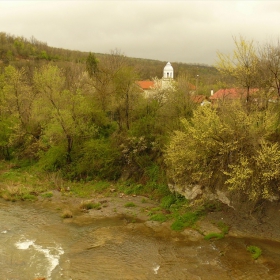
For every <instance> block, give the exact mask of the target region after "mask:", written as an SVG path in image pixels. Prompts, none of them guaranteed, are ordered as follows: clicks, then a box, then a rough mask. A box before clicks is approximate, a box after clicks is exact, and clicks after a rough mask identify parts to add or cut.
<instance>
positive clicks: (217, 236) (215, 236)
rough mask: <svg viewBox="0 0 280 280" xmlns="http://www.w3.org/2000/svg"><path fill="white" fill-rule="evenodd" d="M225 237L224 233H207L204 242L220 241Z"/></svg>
mask: <svg viewBox="0 0 280 280" xmlns="http://www.w3.org/2000/svg"><path fill="white" fill-rule="evenodd" d="M224 237H225V235H224V233H216V232H212V233H208V234H207V235H205V236H204V239H205V240H210V239H222V238H224Z"/></svg>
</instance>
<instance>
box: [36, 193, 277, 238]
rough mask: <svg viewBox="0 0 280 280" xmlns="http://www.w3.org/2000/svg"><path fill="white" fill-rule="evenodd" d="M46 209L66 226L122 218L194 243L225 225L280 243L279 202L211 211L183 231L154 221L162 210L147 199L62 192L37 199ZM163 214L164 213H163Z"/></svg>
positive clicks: (230, 233)
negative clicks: (248, 209) (255, 209)
mask: <svg viewBox="0 0 280 280" xmlns="http://www.w3.org/2000/svg"><path fill="white" fill-rule="evenodd" d="M32 203H35V204H36V205H37V206H38V205H40V206H41V207H43V208H45V209H50V210H52V211H56V212H57V214H58V215H60V216H61V217H63V215H64V213H65V212H68V213H70V214H71V215H70V216H71V217H70V218H64V219H63V218H62V219H63V222H64V223H80V222H81V221H84V220H85V219H86V220H88V222H90V221H94V220H96V219H104V218H115V217H122V218H123V219H124V221H125V222H126V224H127V226H128V227H130V228H133V227H134V228H137V227H139V225H140V224H144V225H145V226H147V227H148V228H150V229H151V230H153V231H154V232H155V233H157V234H158V235H165V236H170V237H178V236H180V237H181V238H187V239H190V240H192V241H197V240H201V239H203V238H204V236H206V235H208V234H211V233H221V228H220V227H219V226H218V225H219V224H221V223H223V224H224V225H227V226H228V228H229V231H228V233H227V234H228V236H234V237H253V238H261V239H267V240H273V241H277V242H280V219H279V218H278V216H279V213H280V206H279V204H278V203H273V204H268V205H267V206H266V208H265V210H263V212H262V215H261V216H260V215H259V214H258V215H256V214H255V215H251V214H249V213H248V214H247V213H245V214H244V213H243V214H242V215H241V214H240V213H241V212H238V211H236V210H234V209H232V208H230V207H228V206H226V205H222V206H221V208H220V209H219V210H218V211H213V212H211V211H209V212H207V213H206V214H205V215H203V216H202V217H201V218H200V219H199V220H198V221H197V222H196V223H195V225H194V226H192V227H189V228H185V229H183V230H181V231H174V230H171V224H172V222H173V220H172V219H169V220H167V221H162V222H161V221H154V220H151V215H152V213H154V211H156V210H158V209H159V208H160V207H159V206H160V205H159V203H158V202H156V201H154V200H151V199H149V198H147V197H144V196H136V195H125V194H124V193H112V195H111V196H108V195H106V196H104V195H102V194H98V195H96V196H94V197H91V198H86V199H85V198H80V197H77V196H72V195H68V194H67V193H61V192H59V191H53V192H52V196H51V197H47V196H44V195H41V196H38V200H37V201H35V202H32ZM86 203H92V205H94V206H95V207H93V208H92V209H85V207H83V205H85V204H86ZM161 211H162V210H161Z"/></svg>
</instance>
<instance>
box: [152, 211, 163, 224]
mask: <svg viewBox="0 0 280 280" xmlns="http://www.w3.org/2000/svg"><path fill="white" fill-rule="evenodd" d="M150 220H151V221H156V222H161V223H163V222H165V221H167V217H166V215H164V214H163V213H157V214H153V215H151V217H150Z"/></svg>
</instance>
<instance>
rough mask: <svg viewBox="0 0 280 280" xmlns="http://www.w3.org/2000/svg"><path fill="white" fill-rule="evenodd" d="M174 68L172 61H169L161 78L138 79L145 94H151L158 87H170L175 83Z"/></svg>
mask: <svg viewBox="0 0 280 280" xmlns="http://www.w3.org/2000/svg"><path fill="white" fill-rule="evenodd" d="M173 79H174V69H173V67H172V65H171V63H170V62H167V64H166V65H165V67H164V68H163V76H162V78H161V79H157V78H155V79H153V81H150V80H146V81H137V84H138V85H139V86H140V88H141V89H142V90H143V91H144V92H145V96H150V95H151V94H152V92H153V91H155V90H156V89H168V88H171V87H172V85H173V84H174V80H173Z"/></svg>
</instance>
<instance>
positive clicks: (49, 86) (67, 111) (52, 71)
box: [34, 65, 97, 163]
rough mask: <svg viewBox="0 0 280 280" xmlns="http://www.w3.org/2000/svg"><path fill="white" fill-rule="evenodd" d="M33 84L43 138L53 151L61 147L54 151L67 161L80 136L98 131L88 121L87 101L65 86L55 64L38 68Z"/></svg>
mask: <svg viewBox="0 0 280 280" xmlns="http://www.w3.org/2000/svg"><path fill="white" fill-rule="evenodd" d="M34 85H35V88H36V90H37V91H38V93H39V94H40V100H39V101H38V103H37V104H36V105H37V113H38V118H39V119H40V121H41V123H42V125H43V127H44V137H43V138H42V140H43V141H46V143H45V144H46V145H47V146H49V147H53V149H55V150H56V151H57V149H58V148H59V147H60V148H59V149H61V153H57V154H60V155H61V156H62V157H65V160H66V162H67V163H70V162H71V161H72V158H71V153H72V149H73V146H74V143H75V141H77V143H78V141H79V139H84V138H88V137H92V136H94V135H95V134H96V133H97V127H96V126H95V124H94V123H92V122H91V115H90V112H91V107H90V104H89V102H88V100H87V99H86V97H85V96H84V95H83V94H82V93H81V92H79V91H76V92H72V91H70V90H66V89H65V77H64V75H63V73H62V71H61V69H59V68H58V67H57V66H52V65H47V66H45V67H43V68H42V69H40V70H37V72H36V73H35V75H34ZM65 144H66V145H65ZM64 149H65V150H64Z"/></svg>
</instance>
